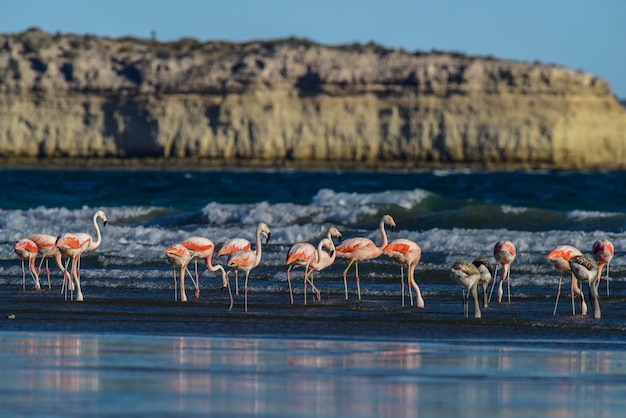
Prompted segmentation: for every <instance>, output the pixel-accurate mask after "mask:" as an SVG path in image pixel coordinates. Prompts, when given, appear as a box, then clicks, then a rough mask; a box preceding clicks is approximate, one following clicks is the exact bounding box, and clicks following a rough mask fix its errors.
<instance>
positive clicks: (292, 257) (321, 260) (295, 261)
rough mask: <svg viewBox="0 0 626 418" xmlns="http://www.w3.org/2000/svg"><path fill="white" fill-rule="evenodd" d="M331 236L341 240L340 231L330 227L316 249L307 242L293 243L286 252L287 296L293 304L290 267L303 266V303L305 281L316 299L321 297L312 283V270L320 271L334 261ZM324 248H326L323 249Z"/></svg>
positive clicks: (334, 254) (333, 247)
mask: <svg viewBox="0 0 626 418" xmlns="http://www.w3.org/2000/svg"><path fill="white" fill-rule="evenodd" d="M333 237H337V238H338V239H339V241H340V242H341V232H339V230H338V229H337V228H335V227H330V228H329V229H328V232H327V234H326V237H325V238H324V239H322V240H321V241H320V242H319V244H318V245H317V250H316V249H315V247H313V245H311V244H309V243H307V242H298V243H296V244H293V245H292V246H291V248H290V249H289V251H288V252H287V258H286V259H285V264H287V265H288V266H289V268H288V269H287V282H288V283H289V296H290V299H291V304H293V292H292V290H291V269H292V268H294V267H305V269H304V304H305V305H306V288H307V281H308V282H309V283H311V288H312V289H313V291H314V292H316V293H317V298H318V300H320V299H321V296H320V292H319V290H317V288H316V287H315V284H314V283H313V270H315V271H321V270H323V269H325V268H326V267H328V266H330V265H331V264H332V263H334V261H335V257H336V252H335V244H334V243H333V240H332V239H333ZM324 248H325V249H326V250H324Z"/></svg>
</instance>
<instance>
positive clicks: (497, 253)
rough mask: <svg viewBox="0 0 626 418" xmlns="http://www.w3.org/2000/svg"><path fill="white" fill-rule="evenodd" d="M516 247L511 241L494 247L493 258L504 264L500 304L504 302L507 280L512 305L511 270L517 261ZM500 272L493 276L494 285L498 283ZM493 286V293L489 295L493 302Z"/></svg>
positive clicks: (502, 242)
mask: <svg viewBox="0 0 626 418" xmlns="http://www.w3.org/2000/svg"><path fill="white" fill-rule="evenodd" d="M515 255H516V251H515V245H513V243H512V242H511V241H498V242H496V245H495V246H494V247H493V256H494V257H495V259H496V261H497V262H498V263H500V264H502V278H501V280H500V286H499V287H498V302H502V294H503V292H502V283H504V281H505V280H506V283H507V288H508V296H509V303H511V270H510V266H511V263H512V262H513V260H515ZM497 275H498V272H497V271H496V274H495V275H494V276H493V285H495V284H496V282H497V281H498V279H497ZM493 285H492V286H491V293H490V294H489V300H491V294H492V293H493Z"/></svg>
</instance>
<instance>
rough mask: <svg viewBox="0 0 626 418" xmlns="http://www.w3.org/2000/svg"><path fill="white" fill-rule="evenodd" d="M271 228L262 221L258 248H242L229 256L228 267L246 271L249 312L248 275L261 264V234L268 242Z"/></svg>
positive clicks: (246, 303) (246, 308) (257, 236)
mask: <svg viewBox="0 0 626 418" xmlns="http://www.w3.org/2000/svg"><path fill="white" fill-rule="evenodd" d="M271 234H272V233H271V232H270V228H269V226H267V224H266V223H263V222H261V223H260V224H259V225H258V226H257V228H256V248H255V250H254V251H252V250H241V251H235V252H234V253H232V254H231V255H230V256H229V257H228V263H227V264H228V267H230V268H231V270H235V271H237V270H239V271H245V272H246V282H245V284H244V288H243V290H244V295H245V296H244V300H245V311H246V312H248V277H249V275H250V271H251V270H252V269H253V268H255V267H256V266H258V265H259V263H260V262H261V255H262V249H261V235H264V236H265V240H266V241H265V243H266V244H267V243H268V242H269V241H270V236H271Z"/></svg>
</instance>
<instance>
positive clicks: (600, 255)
mask: <svg viewBox="0 0 626 418" xmlns="http://www.w3.org/2000/svg"><path fill="white" fill-rule="evenodd" d="M591 251H592V253H593V258H595V260H596V262H597V263H598V281H597V282H596V284H598V285H599V284H600V279H602V269H603V268H604V265H605V264H606V294H607V295H608V294H609V265H610V264H611V260H612V259H613V255H615V248H613V243H612V242H611V241H609V240H608V239H603V240H600V241H596V242H595V243H594V244H593V249H592V250H591Z"/></svg>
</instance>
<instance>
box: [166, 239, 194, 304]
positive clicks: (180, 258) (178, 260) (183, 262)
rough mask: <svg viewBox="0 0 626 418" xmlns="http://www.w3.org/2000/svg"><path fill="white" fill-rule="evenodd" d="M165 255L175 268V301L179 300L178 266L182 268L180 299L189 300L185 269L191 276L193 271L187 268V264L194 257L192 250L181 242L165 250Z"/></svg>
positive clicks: (182, 300)
mask: <svg viewBox="0 0 626 418" xmlns="http://www.w3.org/2000/svg"><path fill="white" fill-rule="evenodd" d="M165 257H167V261H168V262H169V263H170V264H171V265H172V266H173V268H174V301H176V300H177V294H176V292H177V284H176V267H179V268H180V301H181V302H187V294H186V293H185V271H187V273H189V277H193V276H191V273H190V272H189V270H187V266H188V265H189V262H190V261H191V259H192V258H193V256H192V255H191V251H189V250H188V249H187V248H185V247H184V246H182V245H181V244H174V245H172V246H171V247H169V248H168V249H166V250H165Z"/></svg>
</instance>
